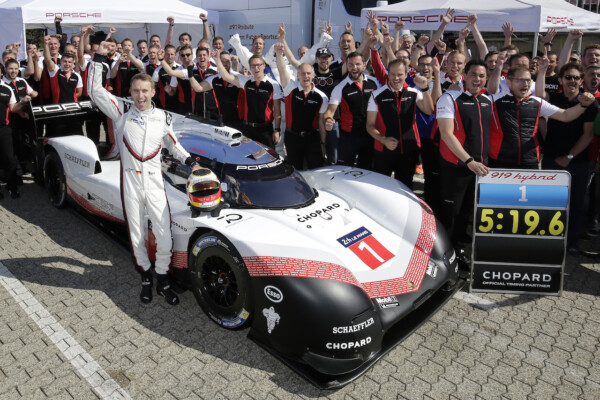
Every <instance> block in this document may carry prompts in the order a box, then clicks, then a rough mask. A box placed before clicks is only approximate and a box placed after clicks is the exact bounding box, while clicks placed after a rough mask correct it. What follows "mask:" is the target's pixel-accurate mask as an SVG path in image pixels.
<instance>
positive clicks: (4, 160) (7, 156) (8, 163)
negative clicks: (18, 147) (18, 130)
mask: <svg viewBox="0 0 600 400" xmlns="http://www.w3.org/2000/svg"><path fill="white" fill-rule="evenodd" d="M0 163H1V165H2V168H4V176H5V179H6V188H7V189H8V190H17V182H18V181H17V158H16V157H15V151H14V148H13V137H12V129H11V128H10V126H8V125H6V126H3V127H1V128H0Z"/></svg>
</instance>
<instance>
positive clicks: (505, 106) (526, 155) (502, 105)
mask: <svg viewBox="0 0 600 400" xmlns="http://www.w3.org/2000/svg"><path fill="white" fill-rule="evenodd" d="M541 105H542V103H541V101H540V99H539V98H538V97H533V96H531V95H529V96H527V97H525V98H524V99H522V100H520V101H519V100H517V99H516V98H515V97H514V96H513V95H512V94H507V95H505V96H502V97H501V98H499V99H498V100H496V101H495V102H494V115H493V120H492V124H491V127H490V158H492V159H493V160H496V161H499V162H502V163H507V164H510V165H514V166H515V167H518V166H529V165H535V164H537V163H538V162H539V161H540V140H539V132H538V128H539V121H540V109H541Z"/></svg>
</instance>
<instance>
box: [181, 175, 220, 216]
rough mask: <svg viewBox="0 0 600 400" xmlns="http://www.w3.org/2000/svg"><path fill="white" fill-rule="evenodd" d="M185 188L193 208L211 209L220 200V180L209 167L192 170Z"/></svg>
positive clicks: (215, 206)
mask: <svg viewBox="0 0 600 400" xmlns="http://www.w3.org/2000/svg"><path fill="white" fill-rule="evenodd" d="M185 189H186V191H187V194H188V198H189V199H190V206H191V207H192V209H193V210H194V209H195V210H198V211H212V210H214V209H215V208H217V206H218V205H219V203H220V202H221V182H219V178H217V176H216V175H215V173H214V172H212V171H211V170H210V169H207V168H201V169H197V170H196V171H193V172H192V173H191V174H190V176H189V178H188V181H187V185H186V187H185Z"/></svg>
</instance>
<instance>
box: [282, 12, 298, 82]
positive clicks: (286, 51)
mask: <svg viewBox="0 0 600 400" xmlns="http://www.w3.org/2000/svg"><path fill="white" fill-rule="evenodd" d="M285 33H286V32H285V23H283V22H282V23H281V25H279V29H278V30H277V39H279V43H281V44H282V45H283V52H284V54H285V56H286V57H287V59H288V62H289V63H290V65H291V66H292V67H294V68H295V69H298V68H299V67H300V64H302V63H301V62H300V61H298V60H297V59H296V57H295V56H294V52H293V51H292V50H291V49H290V46H288V44H287V40H285ZM277 69H279V62H278V63H277ZM282 85H283V83H282ZM285 86H286V85H283V87H285Z"/></svg>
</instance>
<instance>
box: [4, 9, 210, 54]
mask: <svg viewBox="0 0 600 400" xmlns="http://www.w3.org/2000/svg"><path fill="white" fill-rule="evenodd" d="M201 13H207V12H206V10H204V9H202V8H200V7H195V6H192V5H190V4H187V3H185V2H182V1H179V0H170V1H169V2H166V3H165V2H164V1H158V0H127V1H123V0H102V1H100V2H98V3H92V2H87V1H83V2H76V1H75V2H74V1H72V0H52V1H47V0H7V1H5V2H0V38H1V39H0V41H1V42H2V43H0V44H1V45H2V48H4V46H5V45H6V44H8V43H12V42H21V43H23V44H24V43H25V29H33V28H50V29H51V30H53V29H54V18H55V17H56V16H62V18H63V20H62V26H63V27H64V28H65V32H68V31H74V29H73V28H74V27H77V30H79V28H80V27H81V26H87V25H94V26H96V27H105V28H108V27H111V26H113V27H116V28H117V29H118V34H119V35H118V37H119V38H121V39H123V38H124V37H126V36H124V34H125V35H126V34H127V33H129V32H131V30H132V29H136V30H137V31H139V30H140V29H144V30H145V32H144V38H145V37H146V35H147V34H153V33H158V34H159V35H161V37H163V38H164V35H165V33H166V32H167V20H166V19H167V16H172V17H174V18H175V23H176V25H175V28H176V29H177V30H178V31H179V30H181V32H183V31H184V30H186V29H187V30H190V31H194V32H195V35H194V33H192V32H190V33H192V35H193V36H195V37H197V38H199V37H200V36H202V29H201V28H200V26H201V24H202V20H200V18H199V15H200V14H201ZM212 14H213V15H218V13H212ZM209 16H210V14H209ZM211 22H217V21H211ZM70 28H71V29H70ZM106 31H108V29H106ZM132 36H133V35H132ZM138 36H139V35H138ZM138 36H133V37H132V39H139V38H140V37H138ZM174 39H175V40H176V39H177V34H175V38H174ZM24 47H25V46H22V47H21V49H23V48H24ZM21 51H22V50H21ZM19 56H20V57H24V56H25V54H24V53H22V54H19Z"/></svg>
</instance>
